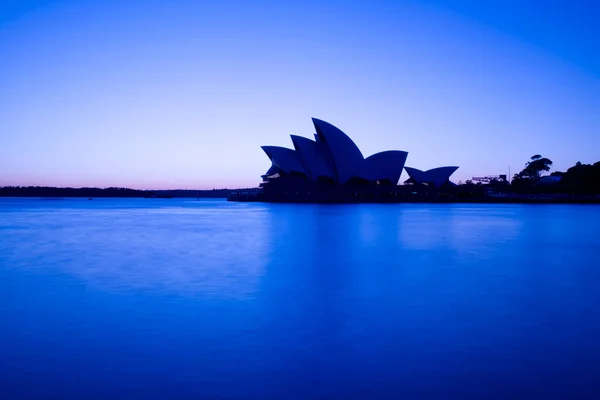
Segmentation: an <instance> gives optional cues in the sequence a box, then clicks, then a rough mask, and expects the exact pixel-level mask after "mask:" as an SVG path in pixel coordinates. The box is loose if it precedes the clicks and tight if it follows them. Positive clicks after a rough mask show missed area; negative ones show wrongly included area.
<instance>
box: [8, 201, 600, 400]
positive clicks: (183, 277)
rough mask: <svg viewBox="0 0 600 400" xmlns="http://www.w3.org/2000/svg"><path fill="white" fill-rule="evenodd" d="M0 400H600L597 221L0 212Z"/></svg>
mask: <svg viewBox="0 0 600 400" xmlns="http://www.w3.org/2000/svg"><path fill="white" fill-rule="evenodd" d="M0 317H1V321H0V399H5V400H9V399H49V398H53V399H238V398H242V399H246V398H247V399H336V398H337V399H379V398H381V399H400V398H406V399H447V398H457V399H479V398H498V399H508V398H531V399H534V398H540V399H541V398H544V399H548V398H600V207H597V206H567V205H552V206H548V205H546V206H541V205H538V206H532V205H529V206H528V205H490V204H488V205H430V204H410V205H408V204H396V205H384V204H382V205H373V204H371V205H366V204H364V205H286V204H249V203H246V204H244V203H228V202H226V201H224V200H200V201H196V200H195V199H194V200H180V199H95V200H93V201H88V200H84V199H65V200H39V199H0Z"/></svg>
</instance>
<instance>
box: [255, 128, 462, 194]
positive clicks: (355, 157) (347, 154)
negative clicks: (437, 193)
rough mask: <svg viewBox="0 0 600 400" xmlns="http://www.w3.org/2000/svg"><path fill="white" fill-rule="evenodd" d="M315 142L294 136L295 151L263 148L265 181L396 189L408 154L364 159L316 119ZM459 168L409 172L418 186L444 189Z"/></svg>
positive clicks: (342, 135)
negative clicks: (288, 178) (291, 179)
mask: <svg viewBox="0 0 600 400" xmlns="http://www.w3.org/2000/svg"><path fill="white" fill-rule="evenodd" d="M312 122H313V124H314V127H315V132H316V134H315V135H314V137H315V140H312V139H309V138H306V137H302V136H297V135H291V139H292V143H293V146H294V148H293V149H290V148H286V147H279V146H262V149H263V150H264V152H265V153H266V154H267V156H268V157H269V159H270V160H271V167H270V168H269V170H268V171H267V172H266V173H265V174H264V175H262V177H263V179H265V181H267V182H268V181H269V180H272V179H277V178H282V177H286V176H293V177H300V178H302V179H305V180H307V181H322V180H325V181H327V182H331V183H333V184H337V185H347V184H350V183H353V182H363V183H364V182H372V183H378V184H388V185H397V184H398V181H399V180H400V175H401V174H402V171H403V170H404V169H405V168H404V164H405V162H406V158H407V156H408V153H407V152H406V151H401V150H388V151H382V152H380V153H376V154H373V155H371V156H369V157H367V158H365V157H364V156H363V154H362V152H361V151H360V149H359V148H358V146H357V145H356V144H355V143H354V142H353V141H352V139H350V137H348V135H346V134H345V133H344V132H343V131H342V130H340V129H339V128H337V127H335V126H334V125H332V124H330V123H328V122H325V121H323V120H320V119H317V118H313V119H312ZM457 168H458V167H442V168H436V169H433V170H429V171H425V172H423V171H419V170H417V169H414V168H406V171H407V172H408V174H409V175H410V176H411V178H413V180H414V181H415V182H417V183H432V184H434V185H436V186H439V185H442V184H443V183H444V182H446V181H447V180H448V178H449V177H450V175H451V174H452V173H453V172H454V171H455V170H456V169H457Z"/></svg>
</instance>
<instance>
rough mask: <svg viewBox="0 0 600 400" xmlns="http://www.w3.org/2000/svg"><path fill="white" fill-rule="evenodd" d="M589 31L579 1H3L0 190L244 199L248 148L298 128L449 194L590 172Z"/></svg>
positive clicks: (594, 53) (254, 181) (598, 36)
mask: <svg viewBox="0 0 600 400" xmlns="http://www.w3.org/2000/svg"><path fill="white" fill-rule="evenodd" d="M594 3H596V4H594ZM598 20H600V3H598V2H594V1H589V0H583V1H580V0H570V1H569V0H559V1H552V0H548V1H544V2H542V1H534V0H520V1H517V0H503V1H481V0H458V1H450V0H430V1H427V0H424V1H338V0H336V1H312V0H303V1H298V2H292V1H285V2H284V1H210V2H208V1H207V2H202V1H195V0H187V1H186V0H169V1H167V0H163V1H154V0H145V1H135V0H81V1H77V0H74V1H69V0H62V1H61V0H55V1H50V0H37V1H34V0H0V186H3V185H52V186H77V187H79V186H100V187H106V186H127V187H134V188H148V189H156V188H189V189H198V188H214V187H253V186H257V185H258V183H259V182H260V175H261V174H262V173H264V172H265V171H266V170H267V169H268V167H269V165H270V162H269V160H268V158H267V157H266V155H265V154H264V153H263V152H262V150H261V149H260V146H261V145H265V144H269V145H281V146H286V147H292V143H291V140H290V139H289V136H288V135H289V134H291V133H293V134H298V135H302V136H307V137H311V136H312V133H313V132H314V130H313V126H312V123H311V119H310V118H311V117H317V118H320V119H324V120H326V121H328V122H331V123H333V124H334V125H336V126H338V127H339V128H340V129H342V130H344V131H345V132H346V133H347V134H348V135H349V136H350V137H351V138H353V139H354V141H355V142H356V143H357V145H358V146H359V147H360V148H361V150H362V151H363V154H364V155H365V156H368V155H370V154H373V153H375V152H378V151H382V150H390V149H397V150H405V151H408V152H409V155H408V160H407V162H406V165H407V166H412V167H416V168H421V169H429V168H434V167H437V166H442V165H459V166H460V167H461V168H460V169H459V170H458V171H457V172H456V173H455V174H454V175H453V177H452V179H453V180H454V181H455V182H456V181H458V180H465V179H468V178H470V177H472V176H474V175H475V176H481V175H490V174H501V173H507V172H508V165H509V164H510V165H511V172H512V173H515V172H518V171H519V170H520V169H521V168H522V167H523V165H524V163H525V162H526V161H527V159H528V158H529V157H530V156H531V155H533V154H536V153H539V154H542V155H544V156H546V157H549V158H550V159H552V160H553V161H554V164H555V167H556V168H555V169H558V170H564V169H566V168H568V167H569V166H571V165H573V164H574V163H575V162H577V161H581V162H584V163H593V162H596V161H599V160H600V24H599V23H598ZM404 179H406V173H404V174H403V176H402V180H404Z"/></svg>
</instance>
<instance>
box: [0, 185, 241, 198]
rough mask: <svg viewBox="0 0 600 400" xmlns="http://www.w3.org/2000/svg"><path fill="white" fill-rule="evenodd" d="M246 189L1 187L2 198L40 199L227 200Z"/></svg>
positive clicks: (0, 195)
mask: <svg viewBox="0 0 600 400" xmlns="http://www.w3.org/2000/svg"><path fill="white" fill-rule="evenodd" d="M240 190H246V189H211V190H188V189H174V190H140V189H129V188H116V187H111V188H86V187H84V188H59V187H50V186H7V187H0V197H38V198H60V197H64V198H67V197H68V198H77V197H81V198H103V197H105V198H108V197H112V198H226V197H227V196H229V194H230V193H231V192H232V191H240Z"/></svg>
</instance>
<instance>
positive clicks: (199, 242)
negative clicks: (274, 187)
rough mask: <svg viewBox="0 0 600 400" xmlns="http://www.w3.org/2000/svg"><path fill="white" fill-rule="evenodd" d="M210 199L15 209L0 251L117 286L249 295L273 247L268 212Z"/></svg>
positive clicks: (17, 260) (13, 259)
mask: <svg viewBox="0 0 600 400" xmlns="http://www.w3.org/2000/svg"><path fill="white" fill-rule="evenodd" d="M95 204H97V203H95ZM146 204H148V203H146ZM209 204H210V206H209V207H207V203H206V202H187V203H185V205H186V207H182V206H180V205H181V204H177V205H178V207H149V208H148V207H146V208H137V207H133V208H131V207H126V208H118V207H101V208H100V209H92V210H90V209H81V208H77V207H72V208H69V207H67V206H68V205H69V203H68V202H67V203H66V204H65V202H61V207H60V208H55V209H50V210H48V209H47V208H44V209H41V210H40V209H37V210H35V209H34V210H29V211H21V212H19V213H13V214H11V215H10V218H11V219H10V220H5V224H4V226H3V232H4V235H5V236H6V238H5V240H3V242H2V245H0V246H2V248H1V249H0V250H1V251H2V254H3V258H4V261H5V262H6V263H7V265H16V266H20V267H25V268H29V269H38V270H46V271H48V270H52V271H55V272H66V273H69V274H72V275H74V276H78V277H79V278H80V279H83V280H85V281H86V282H87V283H88V284H90V285H93V286H102V287H104V288H106V289H110V290H113V291H114V290H124V291H127V290H131V289H144V290H150V291H167V292H177V293H185V294H202V293H204V294H210V295H218V296H226V297H240V296H242V297H243V296H248V295H251V294H252V293H254V292H255V291H256V289H257V285H258V283H259V280H260V276H261V275H262V273H263V268H264V262H265V259H266V256H267V254H268V246H269V237H270V235H271V233H272V232H271V231H270V230H269V226H268V225H267V221H268V219H267V215H266V214H267V212H266V210H265V209H264V208H260V207H254V208H252V209H249V210H244V209H242V210H240V208H239V207H230V206H228V203H224V202H222V201H219V203H216V204H217V206H215V203H214V202H212V203H209ZM74 205H75V206H81V203H78V202H75V203H74ZM44 206H45V207H47V206H46V205H45V204H44ZM89 207H91V205H90V206H89Z"/></svg>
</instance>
